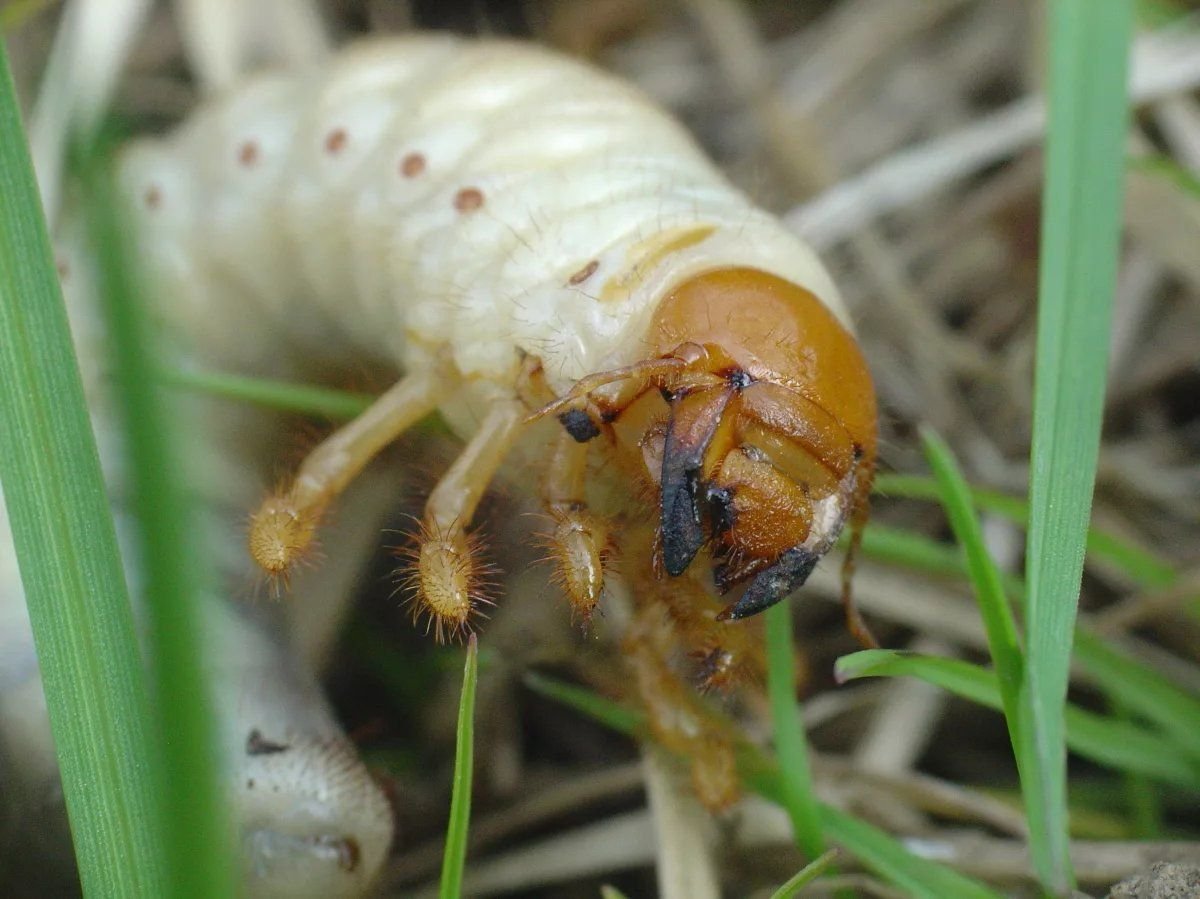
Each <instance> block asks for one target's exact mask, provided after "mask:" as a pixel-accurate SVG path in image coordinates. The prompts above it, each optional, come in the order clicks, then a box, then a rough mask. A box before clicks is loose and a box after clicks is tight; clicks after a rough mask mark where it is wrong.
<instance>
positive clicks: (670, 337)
mask: <svg viewBox="0 0 1200 899" xmlns="http://www.w3.org/2000/svg"><path fill="white" fill-rule="evenodd" d="M648 342H649V344H650V346H651V347H652V348H653V352H652V355H651V356H650V358H647V359H645V360H644V361H643V362H641V363H637V364H635V365H632V366H629V367H628V368H627V369H623V370H621V371H617V372H610V373H605V374H603V375H598V376H593V378H591V379H585V382H588V381H590V382H591V383H585V382H580V385H579V387H580V388H581V389H582V390H584V391H585V392H584V393H580V392H575V391H573V393H572V396H571V397H568V398H564V400H563V401H560V404H558V409H557V411H559V412H560V415H559V418H560V420H561V421H562V422H563V424H564V425H565V426H567V428H568V430H571V428H572V425H574V426H575V430H577V431H579V434H578V436H577V439H589V438H590V437H591V436H594V435H595V433H598V430H599V428H598V426H596V425H592V426H591V427H588V428H582V427H579V425H580V422H581V421H582V420H583V419H584V417H585V416H586V419H587V421H588V422H589V424H590V423H591V422H592V419H593V416H595V417H596V418H597V419H598V420H599V421H600V422H601V423H603V422H605V421H614V420H615V421H616V424H617V433H618V436H619V437H620V438H621V439H622V442H623V443H628V442H629V441H630V440H632V441H636V442H637V443H638V444H639V452H638V453H637V456H636V457H637V458H640V459H641V460H642V461H643V462H644V463H645V465H646V467H647V469H648V472H649V474H650V476H651V478H652V480H654V481H656V482H657V483H658V485H659V487H660V496H661V519H660V523H659V526H660V531H661V539H660V544H661V547H662V565H663V569H664V570H665V571H666V572H667V574H669V575H673V576H674V575H679V574H682V573H683V572H684V571H685V570H686V569H687V568H688V566H689V565H690V564H691V562H692V560H693V558H694V557H695V556H696V554H697V553H698V552H699V550H700V549H701V547H702V546H703V545H704V544H705V543H706V542H709V543H710V546H711V548H712V553H713V557H714V559H715V560H716V563H717V564H716V567H715V569H714V576H715V580H716V583H717V586H718V587H719V588H720V589H721V590H722V591H723V592H725V591H728V590H730V589H732V588H733V587H735V586H737V585H740V584H742V583H745V582H747V581H749V585H748V586H747V588H746V590H745V592H744V593H743V594H742V596H741V597H740V598H739V599H738V600H737V601H736V602H735V603H733V604H732V605H730V606H729V607H728V608H727V609H726V610H725V611H724V612H723V613H722V617H724V618H727V619H738V618H745V617H746V616H748V615H753V614H755V613H757V612H761V611H762V610H763V609H766V608H767V607H768V606H771V605H773V604H774V603H776V602H779V601H780V600H781V599H783V598H784V597H785V596H787V595H788V594H789V593H791V592H792V591H793V590H795V589H796V588H797V587H799V586H800V585H801V584H803V583H804V581H805V580H806V579H807V578H808V576H809V574H810V573H811V572H812V570H813V568H814V567H815V565H816V563H817V560H818V559H819V558H820V557H821V556H822V555H823V554H824V553H825V552H827V551H828V550H829V548H830V547H831V546H832V545H833V543H834V541H835V540H836V539H837V537H838V534H839V533H840V532H841V530H842V528H843V527H844V526H845V524H846V522H847V521H850V520H855V521H857V522H859V523H861V522H862V521H863V519H864V518H865V515H866V502H867V494H868V492H869V489H870V482H871V478H872V475H873V473H874V466H875V444H876V409H875V391H874V387H873V385H872V383H871V377H870V374H869V372H868V371H867V366H866V363H865V361H864V360H863V356H862V353H861V352H860V350H859V348H858V344H857V342H856V341H855V339H854V337H853V336H852V335H851V334H850V332H849V331H847V330H846V328H845V327H844V326H843V325H842V324H841V323H840V322H839V321H838V320H837V318H836V317H835V316H834V315H833V314H832V313H831V312H830V311H829V309H828V308H827V307H826V306H825V305H824V304H823V303H822V302H821V301H820V300H819V299H818V298H817V297H815V296H814V295H813V294H812V293H810V292H809V291H807V290H805V289H804V288H802V287H799V286H797V285H795V284H792V283H790V282H788V281H785V280H783V279H782V278H778V277H776V276H774V275H771V274H768V273H766V272H763V271H759V270H757V269H750V268H723V269H717V270H713V271H709V272H705V273H703V274H700V275H697V276H695V277H693V278H691V279H689V280H687V281H685V282H683V283H682V284H679V285H678V286H676V287H675V288H674V289H673V290H672V291H671V292H670V293H669V294H668V295H666V296H665V297H664V298H663V299H662V300H661V302H660V303H659V306H658V308H657V310H656V312H655V315H654V317H653V320H652V322H651V325H650V331H649V335H648ZM617 383H620V384H622V385H623V386H622V387H621V388H620V389H619V391H617V394H618V395H619V397H620V398H619V399H616V401H615V402H614V401H613V399H609V400H605V399H604V398H603V397H602V394H603V392H604V389H606V387H605V385H608V384H614V386H615V385H616V384H617ZM598 388H600V389H598ZM653 388H658V392H659V393H661V395H662V397H663V399H665V401H666V403H667V411H666V414H665V415H664V413H663V409H662V405H661V403H659V402H658V400H657V399H656V398H655V397H654V390H653ZM593 391H595V392H593ZM564 409H565V411H563V410H564ZM626 412H628V413H630V414H628V415H626ZM622 426H624V427H622ZM575 430H572V433H573V434H574V433H575Z"/></svg>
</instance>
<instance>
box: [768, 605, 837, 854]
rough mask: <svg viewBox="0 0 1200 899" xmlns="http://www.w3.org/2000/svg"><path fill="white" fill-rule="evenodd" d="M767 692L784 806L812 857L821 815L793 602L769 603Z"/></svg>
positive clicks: (817, 849) (818, 849)
mask: <svg viewBox="0 0 1200 899" xmlns="http://www.w3.org/2000/svg"><path fill="white" fill-rule="evenodd" d="M766 630H767V694H768V698H769V699H770V703H771V722H772V724H773V725H774V730H775V753H776V755H777V756H778V758H779V768H780V772H781V774H782V782H783V791H784V799H785V802H784V808H786V809H787V812H788V817H790V818H791V819H792V831H793V832H794V833H795V835H796V843H797V844H798V845H799V846H800V848H801V849H803V850H804V853H805V854H806V855H807V856H808V857H809V858H816V857H817V856H818V855H820V854H821V853H822V852H824V851H825V841H824V839H822V837H821V817H820V814H819V812H818V810H817V794H816V790H815V789H814V787H813V780H812V766H811V765H810V764H809V760H808V741H807V740H806V739H805V736H804V722H803V721H801V719H800V705H799V703H798V702H797V700H796V658H795V652H794V649H793V646H792V607H791V605H789V604H788V603H787V602H779V603H776V604H775V605H773V606H771V608H769V609H767V612H766Z"/></svg>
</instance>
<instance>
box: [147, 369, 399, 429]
mask: <svg viewBox="0 0 1200 899" xmlns="http://www.w3.org/2000/svg"><path fill="white" fill-rule="evenodd" d="M160 377H161V378H162V380H163V382H164V383H166V384H167V385H169V386H171V387H180V388H183V389H186V390H193V391H196V392H199V393H206V394H209V395H211V396H219V397H224V398H225V399H230V400H237V401H238V402H245V403H254V404H255V405H258V406H266V407H267V408H269V409H277V410H279V411H281V412H296V413H299V414H301V415H313V416H318V417H322V418H328V419H330V420H333V421H349V420H350V419H352V418H357V417H358V416H359V415H360V414H362V413H363V412H364V411H366V409H367V408H368V407H369V406H370V405H371V403H372V402H374V400H375V399H376V398H375V397H374V396H372V395H371V394H369V393H350V392H348V391H345V390H331V389H329V388H326V387H314V386H312V385H309V384H293V383H291V382H290V381H270V380H267V379H265V378H248V377H245V376H243V375H231V374H226V373H224V372H214V371H189V370H185V369H181V368H171V367H166V366H164V367H163V368H162V369H161V373H160Z"/></svg>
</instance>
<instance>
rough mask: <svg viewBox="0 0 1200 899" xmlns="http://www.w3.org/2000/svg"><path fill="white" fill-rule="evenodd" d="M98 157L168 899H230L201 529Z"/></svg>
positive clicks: (98, 232)
mask: <svg viewBox="0 0 1200 899" xmlns="http://www.w3.org/2000/svg"><path fill="white" fill-rule="evenodd" d="M106 163H107V159H106V158H105V155H103V154H100V153H96V154H94V155H93V156H92V157H91V158H90V159H88V160H87V161H86V163H85V172H84V176H85V188H86V190H85V206H86V210H87V218H88V226H89V229H88V230H89V232H90V235H91V238H92V245H93V249H94V251H95V253H96V261H97V275H98V281H99V293H100V296H101V299H102V300H103V305H104V307H105V313H106V319H107V323H108V336H109V341H110V344H111V345H110V348H109V349H110V357H111V359H112V370H113V373H114V376H115V379H114V380H115V384H116V388H117V389H116V397H115V398H116V399H117V400H118V401H119V405H120V407H121V412H122V413H123V414H122V419H123V425H124V432H125V436H126V440H125V449H126V452H127V456H128V458H127V463H128V464H127V469H128V478H129V481H130V485H131V488H132V494H133V501H134V508H135V511H136V513H137V525H138V538H139V542H140V547H139V548H140V552H139V553H138V558H139V561H140V564H141V570H142V575H143V577H142V583H143V584H144V589H143V593H144V596H145V609H146V618H147V624H148V625H149V627H148V636H149V648H150V651H151V657H152V659H153V662H154V667H153V671H154V688H155V697H156V700H157V702H156V708H157V712H158V719H159V724H160V727H161V729H162V766H163V776H164V784H163V787H162V789H163V799H164V803H165V806H166V821H165V823H164V837H165V839H166V851H167V863H168V868H169V876H170V883H171V885H172V889H171V894H172V895H175V896H226V895H232V894H233V893H234V891H235V880H234V866H233V864H232V861H233V857H234V849H235V845H236V844H235V843H234V840H233V836H232V829H231V822H230V819H229V810H228V807H227V803H226V796H225V792H224V789H223V786H224V781H223V778H222V776H221V775H222V772H221V770H220V762H219V755H218V748H217V747H218V743H217V726H216V721H215V719H214V715H213V699H212V696H211V695H210V690H209V684H208V681H207V679H206V677H205V672H206V671H209V670H211V669H212V666H211V664H207V663H206V656H207V655H208V654H207V653H206V652H205V647H204V637H205V634H206V628H205V627H204V616H203V612H202V609H201V601H202V600H201V591H200V584H201V583H202V581H203V577H202V571H203V569H202V567H201V565H200V560H201V559H205V558H208V557H209V554H207V553H206V552H205V551H204V546H203V540H202V539H201V537H200V534H201V532H202V528H200V527H198V526H197V524H198V523H197V521H196V520H195V516H194V515H193V514H192V510H191V509H190V508H189V506H188V503H187V501H186V499H185V487H184V484H185V481H186V473H185V472H186V467H185V466H184V464H183V462H182V460H181V459H180V456H179V452H178V449H179V445H178V441H177V435H178V433H179V432H178V430H177V428H176V423H175V422H174V421H173V420H172V417H171V416H170V415H169V414H168V411H167V406H166V403H165V402H164V399H163V396H162V394H161V392H160V390H159V388H158V384H157V382H156V380H155V378H154V373H155V371H157V368H158V363H157V360H156V358H155V354H154V346H155V343H154V334H153V332H152V331H151V329H150V327H149V324H148V321H147V318H146V316H145V314H144V310H145V306H144V301H143V298H142V295H141V293H140V291H139V289H138V284H137V282H136V279H135V278H134V276H133V271H134V270H133V261H132V260H133V258H134V257H133V252H132V247H130V246H129V245H128V243H127V238H126V235H127V234H128V233H129V230H128V229H127V228H126V227H124V221H123V217H122V215H121V213H122V212H123V210H122V208H121V206H120V201H119V200H118V199H117V196H116V194H115V191H114V189H113V183H112V180H111V173H110V172H109V169H108V166H107V164H106Z"/></svg>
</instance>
